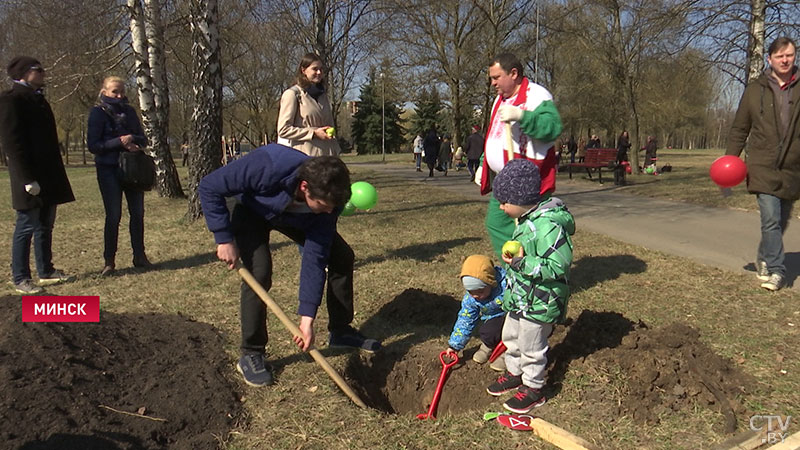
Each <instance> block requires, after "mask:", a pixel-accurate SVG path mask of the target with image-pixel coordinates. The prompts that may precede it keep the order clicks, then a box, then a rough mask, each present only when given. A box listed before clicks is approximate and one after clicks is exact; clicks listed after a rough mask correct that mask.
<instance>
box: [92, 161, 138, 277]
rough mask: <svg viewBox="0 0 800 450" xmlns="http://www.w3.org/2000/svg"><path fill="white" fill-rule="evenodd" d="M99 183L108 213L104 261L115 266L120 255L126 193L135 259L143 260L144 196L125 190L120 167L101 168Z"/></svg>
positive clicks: (101, 166) (104, 237) (104, 206)
mask: <svg viewBox="0 0 800 450" xmlns="http://www.w3.org/2000/svg"><path fill="white" fill-rule="evenodd" d="M96 167H97V183H98V184H99V185H100V195H101V196H102V197H103V208H104V209H105V211H106V223H105V227H104V228H103V258H105V260H106V263H113V262H114V257H115V256H116V254H117V239H118V237H119V222H120V220H121V219H122V193H123V192H124V193H125V198H126V199H127V201H128V213H129V214H130V218H131V221H130V225H129V230H130V234H131V248H133V257H134V258H141V257H144V256H145V253H144V192H143V191H138V190H135V189H125V188H123V187H122V184H121V183H120V181H119V169H118V168H117V166H104V165H100V164H98V165H97V166H96Z"/></svg>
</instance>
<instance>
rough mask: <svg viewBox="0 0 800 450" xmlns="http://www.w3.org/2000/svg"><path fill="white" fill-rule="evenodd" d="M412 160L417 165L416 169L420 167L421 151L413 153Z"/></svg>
mask: <svg viewBox="0 0 800 450" xmlns="http://www.w3.org/2000/svg"><path fill="white" fill-rule="evenodd" d="M414 162H415V163H416V165H417V169H419V168H420V167H422V153H414Z"/></svg>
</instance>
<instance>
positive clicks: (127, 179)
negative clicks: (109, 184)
mask: <svg viewBox="0 0 800 450" xmlns="http://www.w3.org/2000/svg"><path fill="white" fill-rule="evenodd" d="M119 178H120V183H121V184H122V186H123V187H125V188H128V189H136V190H138V191H149V190H151V189H153V186H155V184H156V163H155V161H153V158H152V157H151V156H150V155H148V154H147V153H145V152H142V151H139V152H120V154H119Z"/></svg>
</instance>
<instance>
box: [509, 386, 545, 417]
mask: <svg viewBox="0 0 800 450" xmlns="http://www.w3.org/2000/svg"><path fill="white" fill-rule="evenodd" d="M545 403H547V397H545V396H544V395H543V394H542V392H541V391H540V390H539V389H535V388H532V387H528V386H525V385H522V386H520V387H519V389H518V390H517V393H516V394H514V396H513V397H511V398H510V399H508V401H506V402H505V403H503V408H505V409H507V410H509V411H511V412H515V413H517V414H527V413H528V412H529V411H530V410H532V409H533V408H538V407H540V406H542V405H544V404H545Z"/></svg>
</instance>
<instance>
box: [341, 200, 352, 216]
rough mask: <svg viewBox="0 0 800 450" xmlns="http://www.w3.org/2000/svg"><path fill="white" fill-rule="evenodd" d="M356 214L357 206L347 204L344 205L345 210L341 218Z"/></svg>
mask: <svg viewBox="0 0 800 450" xmlns="http://www.w3.org/2000/svg"><path fill="white" fill-rule="evenodd" d="M355 212H356V205H354V204H352V203H350V202H347V203H345V204H344V209H342V213H341V214H340V215H341V216H352V215H353V214H355Z"/></svg>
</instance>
